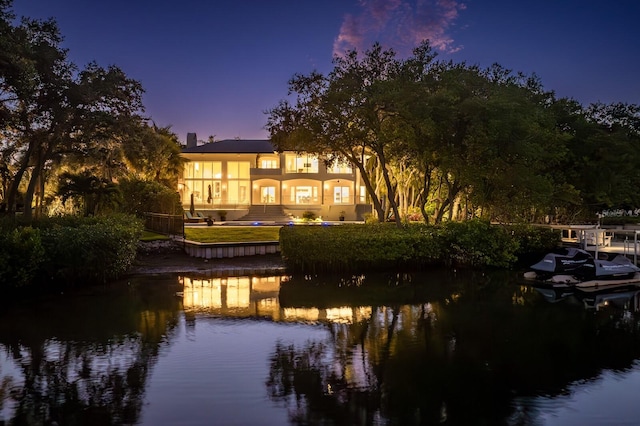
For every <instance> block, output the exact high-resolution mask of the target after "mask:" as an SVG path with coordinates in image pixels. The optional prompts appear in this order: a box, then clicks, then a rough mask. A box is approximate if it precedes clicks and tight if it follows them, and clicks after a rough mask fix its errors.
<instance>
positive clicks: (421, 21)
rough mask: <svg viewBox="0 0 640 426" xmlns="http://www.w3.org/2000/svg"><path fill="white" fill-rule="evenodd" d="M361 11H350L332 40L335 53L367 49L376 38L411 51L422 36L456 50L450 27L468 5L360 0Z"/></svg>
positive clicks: (441, 0) (446, 0)
mask: <svg viewBox="0 0 640 426" xmlns="http://www.w3.org/2000/svg"><path fill="white" fill-rule="evenodd" d="M360 8H361V11H360V13H359V14H357V15H355V16H354V15H347V16H345V19H344V21H343V23H342V26H341V28H340V34H338V36H337V37H336V39H335V41H334V44H333V53H334V54H335V55H342V54H344V52H345V51H347V50H351V49H356V50H358V51H363V50H366V49H367V48H369V47H371V45H372V44H373V43H374V42H376V41H377V42H380V44H382V45H383V46H384V47H386V48H388V47H391V48H393V49H394V50H396V52H398V54H399V55H401V56H404V55H407V54H409V53H410V52H411V51H412V49H413V48H414V47H416V46H417V45H418V44H419V43H420V42H421V41H422V40H424V39H429V40H430V42H431V45H432V46H433V47H434V48H436V49H438V50H441V51H444V52H456V51H458V50H460V49H461V48H462V47H461V46H456V45H455V41H454V40H453V38H452V37H451V36H450V35H449V33H448V30H449V28H450V27H451V26H452V25H453V24H454V23H455V21H456V20H457V19H458V16H459V12H460V11H461V10H464V9H466V6H465V5H464V3H461V2H460V1H458V0H360Z"/></svg>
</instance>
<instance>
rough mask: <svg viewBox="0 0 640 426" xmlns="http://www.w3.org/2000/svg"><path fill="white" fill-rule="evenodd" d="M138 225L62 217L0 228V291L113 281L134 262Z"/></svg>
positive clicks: (127, 220)
mask: <svg viewBox="0 0 640 426" xmlns="http://www.w3.org/2000/svg"><path fill="white" fill-rule="evenodd" d="M142 229H143V224H142V222H141V221H140V220H139V219H136V218H135V217H133V216H130V215H116V216H109V217H97V218H81V217H74V216H66V217H59V218H49V219H45V220H42V221H38V222H36V223H34V224H33V226H18V227H13V228H11V227H7V226H2V227H0V288H8V289H11V288H18V287H22V286H25V285H27V284H36V283H52V282H53V283H64V284H65V285H77V284H83V283H93V282H96V281H99V282H104V281H105V280H108V279H112V278H116V277H117V276H119V275H120V274H122V273H124V272H126V271H127V269H128V268H129V267H130V266H131V264H132V262H133V260H134V259H135V256H136V251H137V247H138V241H139V239H140V236H141V235H142Z"/></svg>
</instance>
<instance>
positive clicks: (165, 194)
mask: <svg viewBox="0 0 640 426" xmlns="http://www.w3.org/2000/svg"><path fill="white" fill-rule="evenodd" d="M119 187H120V192H121V194H122V206H121V210H122V212H123V213H128V214H133V215H136V216H139V217H141V216H142V215H143V214H144V213H145V212H154V213H165V214H182V204H181V203H180V195H178V193H177V192H176V191H175V189H171V188H167V187H166V186H164V185H162V184H161V183H158V182H154V181H146V180H140V179H125V180H123V181H122V182H120V185H119Z"/></svg>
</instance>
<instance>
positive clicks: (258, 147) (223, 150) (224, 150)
mask: <svg viewBox="0 0 640 426" xmlns="http://www.w3.org/2000/svg"><path fill="white" fill-rule="evenodd" d="M274 151H276V147H274V146H273V145H272V144H271V141H270V140H267V139H225V140H221V141H218V142H210V143H206V144H204V145H199V146H194V147H191V148H183V149H182V153H183V154H272V153H273V152H274Z"/></svg>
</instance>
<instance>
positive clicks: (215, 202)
mask: <svg viewBox="0 0 640 426" xmlns="http://www.w3.org/2000/svg"><path fill="white" fill-rule="evenodd" d="M183 156H184V157H185V158H186V159H187V160H188V163H187V165H186V166H185V169H184V175H183V178H182V179H181V181H180V182H179V188H178V191H179V193H180V196H181V200H182V204H183V206H184V208H185V210H188V209H189V208H190V206H191V195H192V194H193V195H194V200H193V204H194V208H195V209H196V210H198V211H204V212H210V214H212V215H213V213H214V212H215V211H216V210H218V211H219V210H227V212H228V215H227V216H228V218H229V219H234V218H237V217H239V216H242V215H243V214H244V213H245V212H246V211H248V209H249V207H250V206H257V205H270V204H273V205H281V206H283V208H284V210H285V211H287V212H289V213H292V214H293V215H294V216H302V213H303V212H304V211H313V212H314V213H316V214H317V215H319V216H322V217H323V218H326V219H327V220H338V217H340V216H345V217H346V218H347V220H355V219H358V218H359V217H358V216H359V214H358V212H359V211H361V210H362V209H361V208H360V209H358V208H356V206H358V205H362V204H366V201H365V199H364V197H361V182H360V179H359V173H358V172H357V171H356V170H350V169H349V168H346V167H342V168H340V169H336V170H337V171H339V172H340V173H331V172H330V171H328V170H327V168H326V167H325V165H324V163H323V162H322V161H320V160H317V163H315V164H314V163H312V162H311V161H310V160H307V159H302V160H300V161H294V159H293V158H292V156H294V153H283V154H210V153H207V154H193V153H189V154H187V153H185V154H183ZM204 162H219V165H216V166H213V167H211V168H210V169H208V170H207V171H206V173H205V172H204V171H201V170H200V169H199V168H198V170H196V168H195V164H196V163H198V164H200V165H203V164H205V163H204ZM239 163H242V164H246V163H248V168H247V170H248V172H247V174H246V176H245V175H243V174H240V175H237V167H231V166H230V165H235V166H237V164H239ZM199 167H203V166H199ZM274 167H275V168H274ZM233 170H236V175H234V173H233ZM232 212H233V213H232ZM360 219H361V218H360Z"/></svg>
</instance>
